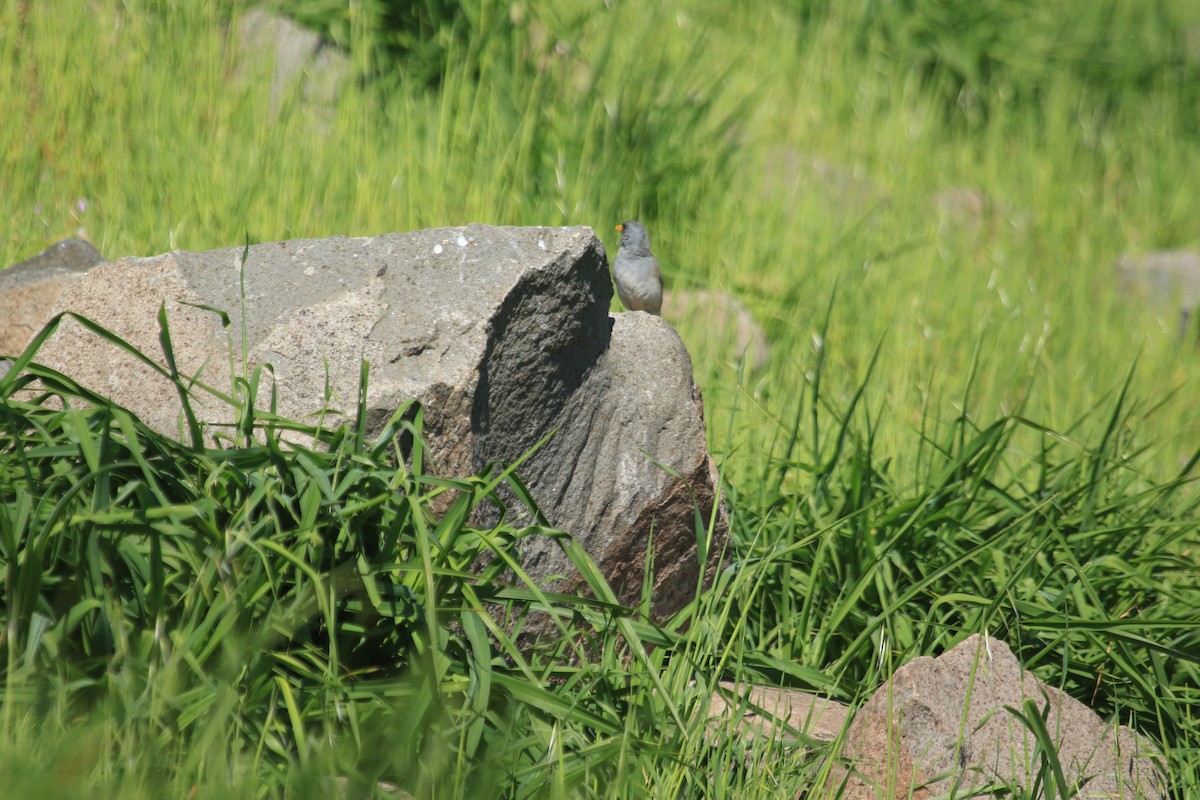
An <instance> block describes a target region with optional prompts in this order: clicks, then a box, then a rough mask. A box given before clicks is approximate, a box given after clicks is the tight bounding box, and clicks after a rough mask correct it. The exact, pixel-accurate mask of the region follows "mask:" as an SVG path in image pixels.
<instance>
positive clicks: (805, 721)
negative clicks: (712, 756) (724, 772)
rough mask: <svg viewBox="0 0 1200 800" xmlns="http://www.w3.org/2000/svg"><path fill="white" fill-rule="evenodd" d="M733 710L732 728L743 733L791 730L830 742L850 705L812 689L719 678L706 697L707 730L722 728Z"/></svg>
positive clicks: (790, 732)
mask: <svg viewBox="0 0 1200 800" xmlns="http://www.w3.org/2000/svg"><path fill="white" fill-rule="evenodd" d="M735 714H736V715H737V719H736V720H735V721H734V722H733V728H734V730H735V731H736V732H737V733H740V734H744V735H746V736H747V737H751V738H752V737H755V736H767V737H769V738H770V737H774V736H776V735H783V736H784V737H785V738H792V737H793V736H794V733H793V732H795V733H799V734H801V735H803V736H805V737H807V738H809V739H816V740H817V741H821V742H831V741H833V740H834V739H836V738H837V736H838V734H839V733H841V731H842V728H843V727H845V725H846V719H847V718H848V717H849V715H850V709H849V708H847V707H846V706H844V705H842V704H841V703H839V702H837V701H835V700H830V699H829V698H828V697H821V696H820V695H817V694H813V693H812V692H802V691H800V690H798V689H779V688H776V687H773V686H754V685H752V684H747V683H733V682H732V681H722V682H721V683H720V684H719V688H718V690H717V691H715V692H713V695H712V698H711V699H710V701H709V705H708V717H709V730H712V731H717V730H723V729H724V728H725V726H726V725H727V724H728V720H729V718H730V717H732V716H733V715H735Z"/></svg>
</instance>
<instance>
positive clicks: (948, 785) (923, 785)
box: [838, 635, 1166, 800]
mask: <svg viewBox="0 0 1200 800" xmlns="http://www.w3.org/2000/svg"><path fill="white" fill-rule="evenodd" d="M1027 699H1028V700H1032V701H1033V702H1034V703H1036V705H1037V708H1038V710H1039V712H1040V711H1045V712H1046V713H1047V716H1046V722H1045V724H1046V728H1047V729H1048V731H1049V733H1050V736H1051V737H1052V738H1053V741H1054V745H1055V747H1056V749H1057V755H1058V761H1059V763H1060V764H1061V765H1062V769H1063V773H1064V776H1065V778H1066V780H1067V782H1068V783H1069V784H1070V786H1069V789H1070V794H1069V796H1071V797H1075V798H1080V800H1083V799H1084V798H1096V799H1097V800H1098V799H1099V798H1130V799H1131V800H1132V798H1160V797H1163V796H1165V794H1166V787H1165V780H1164V775H1163V772H1162V770H1161V766H1160V761H1159V757H1158V755H1157V753H1156V752H1155V750H1154V748H1153V747H1152V746H1151V744H1150V743H1149V742H1148V741H1147V740H1145V739H1143V738H1141V737H1139V736H1138V735H1137V734H1136V733H1134V732H1133V731H1132V730H1130V729H1129V728H1126V727H1123V726H1120V727H1119V726H1116V725H1114V724H1108V723H1105V722H1104V721H1102V720H1101V719H1100V718H1099V717H1098V716H1096V714H1095V713H1093V712H1092V710H1091V709H1089V708H1088V707H1087V706H1085V705H1083V704H1082V703H1080V702H1079V701H1077V700H1075V699H1074V698H1072V697H1070V696H1069V695H1066V694H1064V693H1063V692H1061V691H1060V690H1058V689H1055V688H1054V687H1052V686H1049V685H1047V684H1045V683H1043V682H1042V681H1041V680H1039V679H1038V678H1036V677H1035V676H1034V675H1032V674H1030V673H1028V672H1025V671H1024V670H1023V669H1022V668H1021V664H1020V663H1019V662H1018V661H1017V659H1016V658H1015V657H1014V656H1013V654H1012V651H1011V650H1009V648H1008V645H1006V644H1005V643H1004V642H1001V641H999V640H997V639H986V640H985V639H984V638H983V637H981V636H978V635H975V636H971V637H969V638H967V639H966V640H964V641H963V642H961V643H960V644H958V645H957V646H956V647H954V648H952V649H951V650H948V651H947V652H945V653H943V654H942V655H941V656H939V657H937V658H915V659H913V660H912V661H910V662H909V663H908V664H905V665H904V666H903V667H900V668H899V669H898V670H896V672H895V674H894V675H893V676H892V678H891V680H890V681H889V682H888V684H887V685H885V686H883V687H881V688H880V689H879V690H878V691H877V692H876V693H875V695H874V696H872V697H871V699H870V700H868V701H867V703H866V704H865V705H864V706H863V707H862V708H861V709H860V710H859V711H858V712H857V713H856V714H854V717H853V719H852V720H851V722H850V726H849V728H848V729H847V731H846V737H845V742H844V746H843V748H842V756H843V757H844V758H846V759H848V761H849V763H850V764H851V765H852V771H851V772H850V773H848V774H846V773H845V772H844V771H843V774H842V779H844V780H845V782H846V783H845V789H844V793H841V794H839V795H838V796H839V797H843V798H853V799H854V800H862V799H865V798H870V800H875V798H885V797H886V798H893V797H896V798H898V797H907V798H913V800H927V799H930V798H934V797H944V796H948V795H949V794H950V793H951V791H954V792H956V793H957V796H959V797H967V796H973V795H972V790H980V789H982V788H983V787H987V786H991V787H993V788H995V789H999V788H1001V787H1021V788H1022V789H1023V790H1025V791H1033V790H1034V786H1035V775H1036V773H1037V771H1038V770H1039V768H1040V766H1041V765H1040V763H1039V759H1038V756H1037V753H1038V750H1037V741H1036V739H1035V737H1034V734H1033V733H1032V732H1031V730H1030V729H1029V728H1028V727H1027V726H1026V725H1025V724H1024V723H1022V722H1021V720H1020V719H1018V718H1017V717H1016V716H1015V715H1014V714H1013V713H1012V712H1011V711H1009V708H1010V707H1011V708H1015V709H1018V710H1022V711H1023V704H1024V702H1025V701H1026V700H1027ZM1023 713H1024V712H1023ZM1017 794H1018V796H1025V795H1024V794H1022V793H1021V792H1018V793H1017ZM988 796H991V795H990V794H988Z"/></svg>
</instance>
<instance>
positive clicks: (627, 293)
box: [613, 221, 663, 314]
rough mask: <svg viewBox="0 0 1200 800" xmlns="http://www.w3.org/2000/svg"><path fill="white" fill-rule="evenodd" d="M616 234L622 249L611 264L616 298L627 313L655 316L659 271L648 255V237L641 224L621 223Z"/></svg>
mask: <svg viewBox="0 0 1200 800" xmlns="http://www.w3.org/2000/svg"><path fill="white" fill-rule="evenodd" d="M617 230H619V231H620V232H621V247H620V249H618V250H617V260H616V261H614V262H613V276H614V277H615V278H616V279H617V296H618V297H620V298H621V304H622V305H623V306H625V307H626V308H628V309H629V310H630V311H649V312H650V313H651V314H658V313H659V312H660V311H661V310H662V289H663V287H662V271H661V270H660V269H659V267H658V259H657V258H655V257H654V254H653V253H651V252H650V236H649V235H648V234H647V233H646V229H645V228H643V227H642V223H640V222H632V221H631V222H623V223H621V224H620V225H618V226H617Z"/></svg>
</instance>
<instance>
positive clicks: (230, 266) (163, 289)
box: [38, 225, 724, 616]
mask: <svg viewBox="0 0 1200 800" xmlns="http://www.w3.org/2000/svg"><path fill="white" fill-rule="evenodd" d="M244 272H245V293H246V300H245V328H246V348H247V350H248V352H249V361H250V363H251V364H269V365H271V367H272V369H273V374H274V382H275V389H276V390H277V392H278V400H277V405H278V409H279V412H280V413H281V414H283V415H285V416H287V417H290V418H305V417H306V415H310V416H308V418H310V419H313V420H316V419H317V417H316V416H311V415H316V414H317V413H318V412H320V411H321V410H322V409H323V408H325V407H326V406H327V405H329V406H332V407H334V408H336V409H341V410H344V411H349V412H351V413H352V412H353V410H354V406H355V400H356V397H357V381H358V376H359V365H360V360H361V359H366V360H367V361H369V362H370V364H371V378H370V391H369V397H368V400H367V418H368V420H369V422H370V426H371V427H372V428H378V427H380V426H382V424H383V423H384V422H385V421H386V420H387V419H388V418H389V417H390V416H391V415H392V414H393V412H394V411H395V410H396V409H397V407H399V406H400V405H401V404H402V403H403V402H405V401H406V400H409V399H416V400H419V401H420V402H421V403H422V406H423V409H424V418H425V430H426V434H427V437H428V440H429V445H430V455H431V461H432V465H433V469H434V470H435V471H436V472H437V473H438V474H441V475H447V476H462V475H466V474H470V473H474V472H476V471H478V470H480V469H482V468H483V467H484V466H486V465H487V464H490V463H493V462H512V461H515V460H516V459H517V458H518V457H520V456H521V455H522V454H524V453H525V452H526V451H527V450H528V449H529V448H531V447H532V446H533V445H534V444H535V443H537V442H538V441H539V440H540V439H541V438H542V437H543V436H544V435H545V434H546V433H548V432H550V431H551V430H554V429H558V430H557V433H556V434H555V435H554V436H553V437H552V438H551V439H550V440H549V442H548V443H547V444H546V445H545V446H544V447H543V448H542V449H541V450H540V451H539V452H538V453H537V454H536V455H535V456H534V457H533V458H532V459H530V460H529V461H528V462H526V463H525V464H524V465H523V467H522V470H521V475H522V476H523V478H524V479H525V481H526V483H527V484H528V485H529V486H530V488H531V491H532V494H533V496H534V498H535V499H536V500H537V501H538V502H539V503H540V505H541V510H542V511H543V512H544V513H545V515H546V517H547V519H548V520H549V521H550V523H551V524H552V525H554V526H556V527H559V528H562V529H564V530H566V531H568V532H570V533H573V534H575V535H576V537H577V538H578V539H579V540H580V542H581V543H582V544H583V546H584V547H585V548H586V549H587V551H588V552H589V553H590V554H591V555H592V557H593V558H594V559H595V560H596V561H597V562H598V564H599V565H600V568H601V571H602V572H603V573H604V574H605V575H606V577H607V578H608V579H609V581H610V583H612V584H613V586H614V588H616V589H617V591H618V592H619V593H620V597H621V599H622V600H624V601H626V602H630V601H633V600H635V599H636V598H638V597H640V594H641V587H642V576H643V563H644V560H645V557H646V551H647V542H648V537H650V535H651V532H652V542H653V548H652V553H653V558H654V569H655V579H654V584H653V585H654V595H653V609H654V611H655V612H656V613H657V614H658V615H659V616H664V615H668V614H670V613H672V612H674V611H676V610H677V609H679V608H680V607H681V606H683V605H684V604H685V603H686V602H688V601H689V600H690V599H691V597H692V596H693V593H694V590H695V587H696V585H697V579H698V577H699V573H700V569H701V568H700V565H699V564H698V562H697V555H696V553H697V548H696V532H695V525H694V522H693V521H694V509H695V507H696V506H697V505H698V506H699V508H700V510H701V512H702V514H703V515H704V519H705V520H707V519H708V515H709V514H710V513H711V512H712V509H713V505H714V494H715V487H716V476H715V470H714V469H713V464H712V462H711V460H710V459H709V457H708V453H707V449H706V446H705V433H704V416H703V408H702V404H701V401H700V396H699V392H698V391H697V389H696V386H695V384H694V382H693V379H692V371H691V362H690V360H689V358H688V355H687V352H686V351H685V350H684V348H683V345H682V343H681V342H680V340H679V337H678V336H677V335H676V334H675V332H674V330H673V329H672V328H671V327H670V326H669V325H667V324H666V323H665V322H663V321H662V320H661V319H658V318H655V317H651V316H649V315H647V314H644V313H640V312H638V313H630V314H618V315H616V316H615V317H614V316H610V315H609V314H608V310H607V309H608V306H609V303H610V300H611V298H612V284H611V282H610V279H609V273H608V267H607V263H606V258H605V254H604V250H603V246H602V245H601V243H600V242H599V240H598V239H597V238H596V237H595V235H594V234H593V233H592V231H591V230H590V229H588V228H492V227H487V226H482V225H471V226H468V227H465V228H445V229H434V230H424V231H416V232H412V233H403V234H389V235H385V236H378V237H375V238H370V239H365V238H364V239H345V238H340V237H335V238H329V239H320V240H295V241H287V242H278V243H272V244H263V245H256V246H254V247H251V248H250V249H249V254H248V257H247V258H246V261H245V270H244ZM241 274H242V248H229V249H225V250H213V251H210V252H205V253H189V252H178V251H177V252H173V253H168V254H166V255H162V256H159V257H157V258H151V259H124V260H121V261H116V262H111V263H109V264H105V265H102V266H100V267H97V268H95V269H93V270H91V271H90V272H88V273H87V275H86V276H85V277H84V279H83V280H81V281H80V282H78V283H76V284H75V285H73V286H72V287H70V288H69V289H68V290H67V291H66V292H65V293H64V294H63V296H62V297H61V298H60V302H59V308H60V309H69V310H71V311H74V312H77V313H79V314H82V315H84V316H86V317H89V318H91V319H93V320H95V321H97V322H99V323H101V324H102V325H104V326H105V327H107V328H109V329H111V330H113V331H114V332H115V333H117V334H118V335H120V336H121V337H122V338H123V339H125V340H126V341H129V342H130V343H132V344H133V345H135V346H136V347H137V348H138V349H139V350H141V351H142V352H144V353H147V354H151V355H152V356H154V357H155V358H156V359H158V360H159V361H160V362H161V361H163V359H162V355H161V349H160V345H159V329H158V324H157V322H156V314H157V312H158V309H159V306H160V304H163V303H165V304H166V308H167V312H168V316H169V319H170V326H171V336H172V340H173V341H174V344H175V358H176V363H177V364H178V367H179V369H180V371H181V372H182V373H183V374H185V375H196V376H199V377H198V379H199V381H200V382H201V383H202V384H203V385H205V386H207V387H210V388H211V389H212V390H213V392H211V393H210V392H205V391H197V393H196V397H195V401H194V408H195V409H196V411H197V414H198V415H199V417H200V418H201V420H202V421H204V422H205V423H206V424H207V425H209V426H210V427H209V431H210V432H211V431H213V430H216V429H214V428H212V427H211V426H213V425H218V424H221V423H225V424H228V423H230V422H232V420H233V414H232V412H231V409H230V407H229V405H228V404H227V403H225V402H224V401H222V400H220V399H219V398H218V397H217V396H216V392H225V393H229V392H230V391H231V384H232V381H233V378H234V376H233V375H231V374H230V366H231V359H230V357H229V353H230V347H232V351H233V353H234V354H235V357H234V358H233V359H232V362H233V363H234V365H235V367H234V368H235V369H238V367H237V366H236V365H237V364H238V363H239V362H240V353H241V349H242V345H241V341H240V332H241V328H242V323H241V310H240V309H241V294H240V293H241V289H240V276H241ZM199 306H211V307H216V308H219V309H224V310H226V311H228V312H229V313H230V315H231V316H232V317H233V323H232V324H231V325H230V326H229V328H228V329H226V328H224V327H222V325H221V324H220V319H219V316H218V315H217V314H215V313H213V312H211V311H207V310H204V309H202V308H200V307H199ZM38 360H39V361H41V362H43V363H45V364H47V365H48V366H51V367H54V368H56V369H60V370H62V371H64V372H67V373H69V374H70V375H72V376H73V377H75V378H76V379H77V380H79V381H80V382H81V383H83V384H84V385H85V386H88V387H89V388H91V389H93V390H96V391H99V392H100V393H102V394H104V395H107V396H109V397H111V398H113V399H114V400H116V401H117V402H119V403H121V404H123V405H125V406H126V407H128V408H130V409H131V410H133V411H134V412H135V413H137V414H138V415H139V416H140V417H141V418H142V419H143V420H145V421H146V422H147V423H149V424H150V425H152V426H153V427H155V428H157V429H158V430H160V431H164V432H169V433H171V434H179V433H181V431H182V428H181V420H180V416H181V414H180V405H179V401H178V398H177V395H176V390H175V388H174V387H173V386H172V385H171V384H170V383H169V382H168V381H166V380H164V379H163V378H161V377H160V376H159V375H157V373H155V372H154V371H153V370H151V369H150V368H149V367H147V366H145V365H143V364H140V363H139V362H137V361H136V360H135V359H133V358H131V357H129V356H127V355H125V354H124V353H123V352H122V351H120V350H118V349H117V348H115V347H113V346H112V345H110V344H108V343H107V342H105V341H102V340H101V339H99V338H97V337H96V336H94V335H93V334H91V333H90V332H88V331H86V330H85V329H84V328H82V327H81V326H80V325H78V324H76V323H74V322H73V321H70V320H69V319H68V320H67V321H65V322H64V324H63V327H62V328H61V329H60V330H59V332H58V333H57V334H56V335H55V336H54V337H53V338H52V339H51V340H50V341H49V342H47V346H46V347H45V349H44V350H43V351H42V352H41V353H40V355H39V359H38ZM269 383H270V381H269V380H264V385H263V387H262V388H261V391H260V396H259V408H266V407H267V401H268V397H269V395H268V392H269V389H270V386H269ZM326 385H328V386H329V388H330V393H331V396H330V397H329V398H327V397H326V388H325V387H326ZM338 419H340V417H339V416H338V415H337V414H334V415H331V416H330V417H328V418H327V420H326V421H328V422H336V421H338ZM656 462H657V464H656ZM658 464H661V465H663V466H664V467H666V469H663V468H662V467H660V466H658ZM672 473H673V474H672ZM723 526H724V520H723V518H722V519H720V520H719V522H718V528H717V536H716V542H715V543H714V546H713V549H712V551H711V552H712V553H713V554H714V556H715V554H716V553H717V552H718V551H719V550H720V543H721V541H722V537H723V535H724V527H723ZM714 563H715V562H714V561H713V560H712V559H711V558H710V559H709V562H708V565H707V566H708V571H711V569H712V568H713V565H714ZM523 565H524V567H525V568H526V570H527V571H528V572H529V573H530V575H532V576H533V577H534V578H535V579H537V580H538V581H545V580H546V579H547V578H549V577H550V576H558V575H562V576H566V579H567V580H568V582H571V581H572V576H573V575H574V573H573V570H572V568H571V567H570V565H569V564H568V562H567V561H566V559H565V558H564V556H563V555H562V553H561V552H560V550H559V548H558V546H557V545H556V544H554V543H553V542H552V541H550V540H549V539H545V538H532V539H529V540H527V541H526V543H525V550H524V552H523ZM555 588H563V587H562V585H561V584H559V585H557V586H556V587H555Z"/></svg>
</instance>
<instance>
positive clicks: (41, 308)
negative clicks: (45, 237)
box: [0, 239, 104, 371]
mask: <svg viewBox="0 0 1200 800" xmlns="http://www.w3.org/2000/svg"><path fill="white" fill-rule="evenodd" d="M103 263H104V258H103V256H101V255H100V253H98V252H97V251H96V248H94V247H92V246H91V245H90V244H88V243H87V242H85V241H83V240H82V239H63V240H62V241H61V242H57V243H56V244H52V245H50V246H49V247H47V248H46V249H45V250H43V251H42V252H40V253H38V254H37V255H36V256H33V257H32V258H28V259H26V260H25V261H21V262H19V263H17V264H13V265H12V266H11V267H9V268H7V269H2V270H0V355H17V354H18V353H20V352H21V351H22V350H24V349H25V345H27V344H29V340H30V339H32V338H33V336H34V334H35V333H37V329H38V326H39V325H40V324H41V321H42V319H43V318H44V317H45V316H46V312H47V311H49V310H50V309H51V308H52V307H53V306H54V303H55V301H57V300H58V296H59V295H60V294H62V292H63V290H64V289H66V288H67V287H68V286H70V285H71V284H72V283H74V282H75V281H77V280H79V279H80V277H81V276H82V275H83V273H84V272H86V271H87V270H89V269H91V268H92V267H94V266H96V265H97V264H103ZM3 369H4V368H3V366H2V365H0V371H2V370H3Z"/></svg>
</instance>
